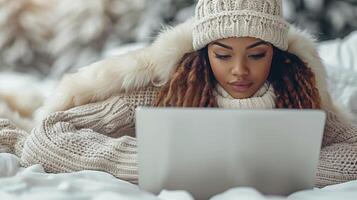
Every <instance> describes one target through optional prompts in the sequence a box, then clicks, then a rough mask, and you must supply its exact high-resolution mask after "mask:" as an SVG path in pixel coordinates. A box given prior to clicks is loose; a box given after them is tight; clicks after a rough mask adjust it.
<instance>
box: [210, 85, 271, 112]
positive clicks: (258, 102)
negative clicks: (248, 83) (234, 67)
mask: <svg viewBox="0 0 357 200" xmlns="http://www.w3.org/2000/svg"><path fill="white" fill-rule="evenodd" d="M215 96H216V100H217V104H218V107H220V108H235V109H272V108H275V99H276V96H275V93H274V88H273V86H272V85H271V84H270V83H268V82H266V83H265V84H264V85H263V86H262V87H261V88H260V89H259V90H258V91H257V92H256V93H255V94H254V95H253V96H252V97H250V98H246V99H235V98H233V97H232V96H231V95H230V94H228V92H226V91H225V90H224V89H223V87H222V86H221V85H219V84H218V83H217V85H216V88H215Z"/></svg>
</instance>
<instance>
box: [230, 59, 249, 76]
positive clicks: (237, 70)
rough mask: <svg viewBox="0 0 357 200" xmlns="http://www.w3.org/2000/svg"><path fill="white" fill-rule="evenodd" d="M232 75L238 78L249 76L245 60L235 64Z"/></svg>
mask: <svg viewBox="0 0 357 200" xmlns="http://www.w3.org/2000/svg"><path fill="white" fill-rule="evenodd" d="M232 74H233V75H234V76H238V77H241V76H247V75H248V74H249V69H248V67H247V66H246V63H245V61H244V59H243V60H238V61H236V62H235V63H234V66H233V68H232Z"/></svg>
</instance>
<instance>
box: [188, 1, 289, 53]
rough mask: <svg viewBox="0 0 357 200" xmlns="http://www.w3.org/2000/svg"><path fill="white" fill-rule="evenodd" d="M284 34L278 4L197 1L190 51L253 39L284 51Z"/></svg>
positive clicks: (285, 40) (286, 34)
mask: <svg viewBox="0 0 357 200" xmlns="http://www.w3.org/2000/svg"><path fill="white" fill-rule="evenodd" d="M288 30H289V24H288V23H287V22H286V21H285V20H284V19H283V17H282V1H281V0H199V1H198V3H197V5H196V10H195V26H194V28H193V33H192V34H193V48H194V50H199V49H201V48H203V47H205V46H206V45H207V44H209V43H210V42H212V41H214V40H218V39H223V38H229V37H255V38H259V39H261V40H264V41H267V42H270V43H271V44H273V45H274V46H275V47H277V48H279V49H282V50H287V48H288Z"/></svg>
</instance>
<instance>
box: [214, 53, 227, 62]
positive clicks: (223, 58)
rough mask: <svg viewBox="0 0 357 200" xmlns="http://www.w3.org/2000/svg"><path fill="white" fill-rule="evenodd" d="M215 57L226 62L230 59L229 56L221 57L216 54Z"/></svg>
mask: <svg viewBox="0 0 357 200" xmlns="http://www.w3.org/2000/svg"><path fill="white" fill-rule="evenodd" d="M215 55H216V58H218V59H221V60H227V59H229V58H230V57H231V56H230V55H221V54H218V53H215Z"/></svg>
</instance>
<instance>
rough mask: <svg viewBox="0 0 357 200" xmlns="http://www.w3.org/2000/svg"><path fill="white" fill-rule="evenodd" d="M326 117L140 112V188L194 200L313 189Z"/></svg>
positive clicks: (208, 111)
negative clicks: (248, 191) (234, 192)
mask: <svg viewBox="0 0 357 200" xmlns="http://www.w3.org/2000/svg"><path fill="white" fill-rule="evenodd" d="M325 119H326V115H325V113H324V112H323V111H317V110H277V109H276V110H238V109H235V110H228V109H218V108H204V109H200V108H144V107H139V108H137V109H136V135H137V139H138V162H139V164H138V166H139V187H140V188H142V189H144V190H147V191H149V192H152V193H155V194H157V193H159V192H160V191H161V190H163V189H166V190H186V191H188V192H190V193H191V194H192V195H193V196H194V197H195V198H196V199H209V197H211V196H213V195H215V194H218V193H222V192H224V191H225V190H227V189H230V188H233V187H240V186H247V187H253V188H255V189H257V190H258V191H260V192H262V193H263V194H267V195H288V194H291V193H293V192H295V191H299V190H303V189H311V188H313V187H314V183H315V174H316V168H317V165H318V160H319V153H320V147H321V142H322V136H323V130H324V126H325Z"/></svg>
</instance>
